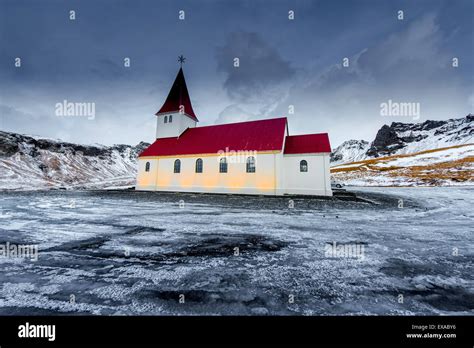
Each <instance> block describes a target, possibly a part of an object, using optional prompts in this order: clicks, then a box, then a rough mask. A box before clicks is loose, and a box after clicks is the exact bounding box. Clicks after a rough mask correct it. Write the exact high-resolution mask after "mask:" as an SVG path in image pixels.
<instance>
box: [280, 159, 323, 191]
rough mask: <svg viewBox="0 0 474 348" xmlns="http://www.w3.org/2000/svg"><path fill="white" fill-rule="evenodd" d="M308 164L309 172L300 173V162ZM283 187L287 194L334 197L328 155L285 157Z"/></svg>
mask: <svg viewBox="0 0 474 348" xmlns="http://www.w3.org/2000/svg"><path fill="white" fill-rule="evenodd" d="M302 160H305V161H306V162H307V163H308V171H307V172H300V161H302ZM283 166H284V172H283V179H282V181H283V185H284V191H285V193H287V194H295V195H316V196H332V190H331V179H330V175H329V155H328V154H298V155H284V156H283Z"/></svg>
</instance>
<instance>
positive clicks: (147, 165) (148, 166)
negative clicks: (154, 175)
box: [145, 162, 150, 172]
mask: <svg viewBox="0 0 474 348" xmlns="http://www.w3.org/2000/svg"><path fill="white" fill-rule="evenodd" d="M149 171H150V162H146V164H145V172H149Z"/></svg>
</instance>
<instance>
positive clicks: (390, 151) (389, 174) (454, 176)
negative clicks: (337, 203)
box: [331, 115, 474, 186]
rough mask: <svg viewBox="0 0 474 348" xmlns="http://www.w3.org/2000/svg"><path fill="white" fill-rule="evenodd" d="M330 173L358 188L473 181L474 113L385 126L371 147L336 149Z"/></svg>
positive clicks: (354, 143)
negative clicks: (452, 117)
mask: <svg viewBox="0 0 474 348" xmlns="http://www.w3.org/2000/svg"><path fill="white" fill-rule="evenodd" d="M331 174H332V177H333V178H334V179H336V180H338V181H341V182H343V183H345V184H346V185H358V186H360V185H362V186H367V185H372V186H415V185H427V186H441V185H474V115H467V116H466V117H463V118H458V119H450V120H447V121H426V122H423V123H417V124H412V123H399V122H394V123H392V124H391V125H390V126H388V125H384V126H383V127H382V128H381V129H380V130H379V131H378V132H377V135H376V137H375V139H374V141H373V142H372V143H371V144H370V145H368V144H367V143H366V142H363V141H355V140H354V141H346V142H344V143H343V144H342V145H341V146H339V147H338V148H336V149H335V150H334V153H333V154H332V155H331Z"/></svg>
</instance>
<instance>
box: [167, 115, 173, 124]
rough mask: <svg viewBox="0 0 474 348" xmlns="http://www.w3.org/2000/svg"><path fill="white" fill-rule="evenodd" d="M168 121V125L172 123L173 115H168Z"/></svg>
mask: <svg viewBox="0 0 474 348" xmlns="http://www.w3.org/2000/svg"><path fill="white" fill-rule="evenodd" d="M168 121H169V123H171V122H173V115H170V117H169V119H168Z"/></svg>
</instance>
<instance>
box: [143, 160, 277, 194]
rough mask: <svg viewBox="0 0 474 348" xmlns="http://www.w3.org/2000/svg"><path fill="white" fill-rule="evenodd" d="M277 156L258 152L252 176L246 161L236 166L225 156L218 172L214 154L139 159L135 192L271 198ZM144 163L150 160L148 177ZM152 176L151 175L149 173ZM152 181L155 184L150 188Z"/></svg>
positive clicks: (217, 163) (275, 176) (275, 192)
mask: <svg viewBox="0 0 474 348" xmlns="http://www.w3.org/2000/svg"><path fill="white" fill-rule="evenodd" d="M279 155H280V156H281V154H278V153H277V154H275V153H258V154H257V155H256V156H255V157H256V171H255V173H247V172H246V161H245V160H242V161H239V162H237V163H234V162H233V161H232V158H231V157H228V171H227V173H220V172H219V158H220V157H219V156H218V155H217V154H212V155H202V156H181V157H160V158H156V157H154V158H148V159H147V158H146V157H143V158H140V161H139V162H140V164H139V174H138V180H137V190H154V191H171V192H209V193H237V194H261V195H275V194H278V193H277V187H276V183H277V170H275V169H276V166H277V165H280V164H277V163H278V160H277V158H278V157H279ZM198 158H201V159H202V160H203V172H202V173H196V172H195V165H196V160H197V159H198ZM176 159H179V160H180V161H181V172H180V173H174V162H175V160H176ZM146 161H150V162H151V161H154V163H155V162H156V165H155V166H153V168H154V170H153V171H152V174H148V173H144V168H145V163H146ZM153 173H154V174H153ZM153 180H155V181H154V182H155V184H156V185H153Z"/></svg>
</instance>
